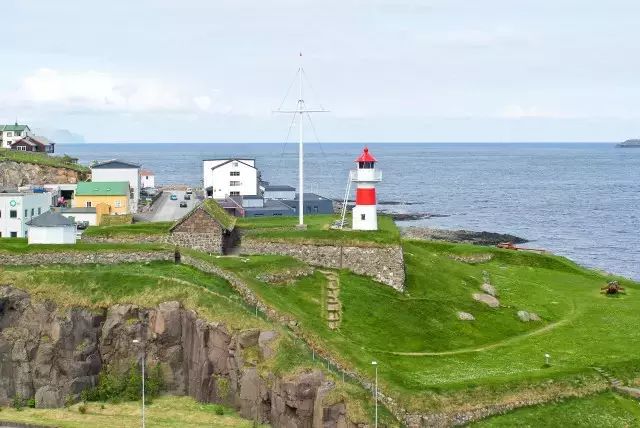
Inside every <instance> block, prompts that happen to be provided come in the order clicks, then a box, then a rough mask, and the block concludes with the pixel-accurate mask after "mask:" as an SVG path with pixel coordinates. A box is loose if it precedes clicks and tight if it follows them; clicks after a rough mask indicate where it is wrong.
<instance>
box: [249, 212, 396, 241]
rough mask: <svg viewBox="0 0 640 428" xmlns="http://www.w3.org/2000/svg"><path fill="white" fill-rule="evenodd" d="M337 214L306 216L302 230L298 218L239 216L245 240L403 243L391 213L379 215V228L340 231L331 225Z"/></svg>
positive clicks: (336, 218)
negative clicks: (373, 229) (304, 227)
mask: <svg viewBox="0 0 640 428" xmlns="http://www.w3.org/2000/svg"><path fill="white" fill-rule="evenodd" d="M338 219H339V217H338V216H337V215H332V214H320V215H309V216H306V217H305V224H306V225H307V228H306V229H298V228H296V225H297V224H298V218H297V217H269V218H264V217H245V218H241V219H238V223H237V225H238V227H240V229H241V230H243V232H244V235H245V238H244V239H258V240H269V241H290V242H297V243H310V244H323V243H327V244H334V243H341V244H343V245H356V246H358V245H360V246H362V245H375V246H380V245H392V244H399V243H400V232H399V230H398V228H397V227H396V225H395V223H394V222H393V219H391V217H389V216H379V217H378V227H379V230H377V231H359V230H338V229H330V226H331V225H332V224H333V223H334V222H335V221H337V220H338Z"/></svg>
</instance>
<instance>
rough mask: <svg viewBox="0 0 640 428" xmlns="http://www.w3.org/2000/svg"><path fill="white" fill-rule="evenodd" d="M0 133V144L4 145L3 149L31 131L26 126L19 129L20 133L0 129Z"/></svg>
mask: <svg viewBox="0 0 640 428" xmlns="http://www.w3.org/2000/svg"><path fill="white" fill-rule="evenodd" d="M9 134H11V136H9ZM0 135H1V138H0V140H2V145H1V146H2V147H4V148H5V149H10V148H11V145H12V144H13V143H15V142H16V141H18V140H21V139H22V138H24V137H26V136H27V135H31V132H30V131H29V129H28V128H27V129H25V130H24V131H21V132H20V135H17V134H16V131H1V132H0Z"/></svg>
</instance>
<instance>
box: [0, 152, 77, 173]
mask: <svg viewBox="0 0 640 428" xmlns="http://www.w3.org/2000/svg"><path fill="white" fill-rule="evenodd" d="M2 161H13V162H20V163H31V164H36V165H46V166H52V167H56V168H67V169H71V170H74V171H78V172H81V173H84V174H88V173H89V172H90V170H89V168H87V167H86V166H83V165H79V164H77V163H72V162H70V160H69V159H68V158H65V157H64V156H51V155H48V154H46V153H32V152H21V151H18V150H9V149H0V162H2Z"/></svg>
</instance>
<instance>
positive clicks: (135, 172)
mask: <svg viewBox="0 0 640 428" xmlns="http://www.w3.org/2000/svg"><path fill="white" fill-rule="evenodd" d="M91 180H92V181H93V182H100V181H105V182H116V181H125V180H126V181H128V182H129V199H130V201H129V203H128V207H129V210H130V212H131V213H136V212H137V211H138V202H139V201H140V189H141V184H140V165H138V164H135V163H132V162H125V161H122V160H118V159H112V160H108V161H104V162H95V163H93V164H92V165H91Z"/></svg>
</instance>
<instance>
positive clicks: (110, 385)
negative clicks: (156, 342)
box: [80, 363, 165, 404]
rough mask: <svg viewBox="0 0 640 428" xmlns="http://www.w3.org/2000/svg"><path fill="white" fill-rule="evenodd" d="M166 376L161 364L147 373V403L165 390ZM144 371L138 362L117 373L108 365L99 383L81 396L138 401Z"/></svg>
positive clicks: (145, 390)
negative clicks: (142, 371)
mask: <svg viewBox="0 0 640 428" xmlns="http://www.w3.org/2000/svg"><path fill="white" fill-rule="evenodd" d="M164 387H165V385H164V378H163V374H162V367H161V366H160V364H156V366H155V367H154V368H153V369H151V370H150V371H147V372H146V373H145V385H144V392H145V403H147V404H149V403H151V400H152V399H153V398H154V397H157V396H158V395H159V394H160V392H162V391H163V390H164ZM141 390H142V373H141V370H140V367H139V366H138V364H136V363H132V364H131V366H130V367H129V369H128V370H127V371H126V372H124V373H122V374H116V373H114V372H113V371H112V370H111V369H110V368H108V367H106V368H104V369H103V371H102V372H101V373H100V375H99V377H98V385H97V386H96V387H94V388H91V389H87V390H84V391H83V392H82V394H80V397H81V399H82V400H83V401H108V402H111V403H117V402H120V401H122V400H126V401H137V400H140V398H141V395H142V392H141Z"/></svg>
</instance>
